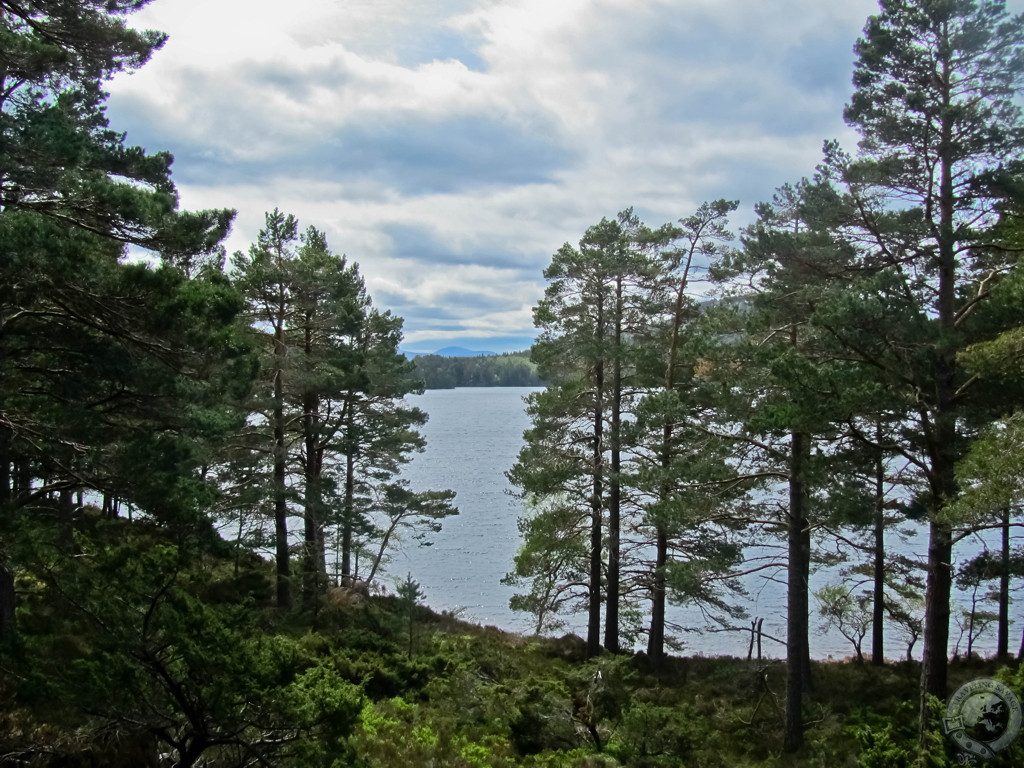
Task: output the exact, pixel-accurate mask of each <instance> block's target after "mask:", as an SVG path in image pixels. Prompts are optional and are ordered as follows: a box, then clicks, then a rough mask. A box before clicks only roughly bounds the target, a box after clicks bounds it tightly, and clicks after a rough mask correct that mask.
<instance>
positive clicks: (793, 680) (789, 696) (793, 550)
mask: <svg viewBox="0 0 1024 768" xmlns="http://www.w3.org/2000/svg"><path fill="white" fill-rule="evenodd" d="M809 450H810V440H809V439H808V436H807V435H806V434H805V433H802V432H799V431H794V432H793V433H792V434H791V436H790V456H789V462H790V466H789V512H788V516H787V531H786V533H787V542H788V554H789V567H788V579H787V602H788V605H787V620H786V673H787V676H786V722H785V733H784V739H783V749H785V751H787V752H794V751H796V750H797V749H799V747H800V745H801V744H803V739H804V723H803V694H804V690H805V688H806V686H807V685H808V683H809V681H808V680H807V677H806V675H807V671H808V666H809V648H808V642H807V633H808V594H807V576H806V573H807V567H808V566H809V563H810V552H809V550H808V548H807V546H808V539H807V534H808V532H809V526H808V522H807V519H806V498H807V488H806V485H805V481H804V470H805V466H804V464H805V460H806V457H807V455H808V453H809Z"/></svg>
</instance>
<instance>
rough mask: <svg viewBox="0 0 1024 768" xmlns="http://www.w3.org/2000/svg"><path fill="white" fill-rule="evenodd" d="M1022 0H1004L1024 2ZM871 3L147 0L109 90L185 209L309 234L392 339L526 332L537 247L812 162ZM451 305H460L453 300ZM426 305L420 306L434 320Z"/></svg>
mask: <svg viewBox="0 0 1024 768" xmlns="http://www.w3.org/2000/svg"><path fill="white" fill-rule="evenodd" d="M1021 2H1024V0H1020V1H1019V2H1016V3H1015V4H1020V3H1021ZM875 7H876V6H875V3H874V2H873V0H849V2H845V3H824V2H821V1H820V0H780V2H777V3H764V2H762V1H761V0H646V1H644V2H637V1H636V0H559V1H558V2H551V0H445V1H444V2H436V3H410V2H407V0H345V1H344V2H323V0H293V1H292V2H290V3H288V4H287V7H286V8H282V6H281V5H280V4H276V3H275V4H271V3H268V2H254V1H252V0H218V2H213V3H211V2H203V0H154V1H153V2H152V4H151V5H149V6H148V7H147V8H146V9H145V10H144V11H143V12H142V13H140V14H138V15H136V16H135V17H133V18H132V19H131V23H133V24H134V25H136V26H142V27H153V28H158V29H162V30H164V31H166V32H168V33H169V34H170V40H169V42H168V43H167V45H166V47H165V49H164V50H162V51H160V52H158V53H157V54H156V55H155V56H154V59H153V61H152V62H151V63H150V64H149V65H147V66H146V67H145V68H143V69H142V70H141V71H140V72H138V73H136V74H134V75H132V76H130V77H121V78H118V79H117V80H116V81H115V82H114V83H112V87H111V90H112V92H113V98H112V105H111V114H112V117H113V119H114V120H115V127H120V128H122V129H126V130H128V133H129V140H131V141H138V142H140V143H143V144H144V145H146V146H147V147H148V148H149V149H152V150H156V149H169V150H170V151H172V152H173V153H175V155H176V156H177V158H178V160H177V163H176V166H175V173H176V178H178V179H179V187H180V189H181V197H182V203H183V205H185V206H186V207H192V208H201V207H224V206H229V207H235V208H237V209H238V210H239V217H238V222H237V226H236V231H235V233H234V235H233V236H232V239H231V241H230V247H231V248H244V247H246V244H247V243H248V242H251V241H252V239H254V237H255V235H256V232H257V231H258V229H259V227H260V225H261V223H262V217H263V212H264V211H266V210H269V209H272V208H274V207H275V206H278V207H280V208H282V209H283V210H286V211H288V212H291V213H294V214H296V216H298V217H299V219H300V221H301V222H302V223H303V224H304V225H305V224H313V225H316V226H318V227H320V228H322V229H324V230H325V231H326V232H327V234H328V237H329V240H330V242H331V244H332V246H333V247H334V248H335V250H337V251H340V252H342V251H343V252H346V253H348V254H349V255H350V256H351V257H352V258H354V259H356V260H357V261H359V262H360V264H361V266H362V269H363V271H364V272H365V273H366V275H367V278H368V283H369V286H370V288H371V291H373V290H377V291H379V292H380V295H381V298H380V299H378V303H386V302H385V301H384V298H385V297H386V298H387V300H389V301H394V302H396V310H400V311H401V312H404V313H405V314H406V317H407V324H406V327H407V331H408V335H409V338H410V339H417V340H424V341H426V340H432V339H433V340H451V339H454V338H456V337H460V336H461V337H474V338H480V337H485V336H497V335H525V334H529V332H530V313H529V307H530V306H531V305H532V304H533V303H535V302H536V300H537V299H538V298H539V296H540V293H541V291H542V288H543V281H542V278H541V270H542V268H543V267H544V265H546V263H547V261H548V260H549V259H550V256H551V254H552V253H553V252H554V251H555V250H556V249H557V248H558V247H559V246H560V245H561V243H562V242H564V241H566V240H569V241H575V240H577V239H578V238H579V237H580V235H581V234H582V232H583V230H584V229H585V228H586V227H587V226H588V225H589V224H592V223H595V222H596V221H598V220H599V219H600V218H601V217H602V216H611V215H614V214H615V213H616V212H617V211H618V210H620V209H621V208H623V207H626V206H630V205H633V206H636V208H637V209H638V210H639V211H642V212H643V213H644V215H645V216H648V217H649V218H650V220H651V221H650V223H652V224H659V223H662V222H663V221H666V220H671V219H675V218H678V217H680V216H684V215H687V214H688V213H689V212H690V211H691V210H692V209H693V208H694V207H696V205H698V204H699V203H700V202H701V201H702V200H705V199H713V198H718V197H727V198H740V199H741V203H742V208H741V211H742V213H741V217H740V218H741V219H749V217H750V210H751V208H752V206H753V204H754V203H755V202H757V201H758V200H760V199H764V198H767V197H768V196H770V195H771V193H772V190H773V189H774V188H775V187H777V186H778V185H780V184H782V183H785V182H788V181H794V180H796V179H798V178H799V177H800V176H802V175H806V174H808V173H810V172H811V171H812V170H813V166H814V163H815V162H816V160H817V159H818V157H819V152H820V146H821V142H822V140H824V139H827V138H834V137H838V138H840V139H842V140H843V141H844V143H846V144H847V145H848V146H852V144H853V141H854V137H853V136H852V134H850V132H849V131H848V130H847V129H846V128H845V126H844V125H843V123H842V107H843V103H844V102H845V100H846V99H847V97H848V95H849V90H850V85H849V82H850V70H851V66H852V61H853V53H852V46H853V43H854V41H855V39H856V37H857V35H858V34H859V31H860V29H861V28H862V26H863V23H864V20H865V18H866V16H867V15H868V14H869V13H871V12H873V11H874V9H875ZM459 307H462V308H464V311H463V310H461V309H459ZM432 318H437V319H436V320H432Z"/></svg>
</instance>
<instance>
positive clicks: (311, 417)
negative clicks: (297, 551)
mask: <svg viewBox="0 0 1024 768" xmlns="http://www.w3.org/2000/svg"><path fill="white" fill-rule="evenodd" d="M307 347H308V329H307ZM307 354H308V349H307ZM317 407H318V402H317V397H316V395H312V394H306V395H304V396H303V398H302V431H303V443H304V448H305V454H306V461H305V467H304V468H303V469H304V475H305V478H304V479H305V495H304V498H303V534H304V535H303V553H304V555H305V556H304V557H303V558H302V602H303V605H305V606H306V607H307V608H314V607H315V603H316V601H317V600H318V599H319V594H320V589H321V586H322V585H321V581H320V573H321V570H324V569H323V568H322V567H321V563H322V562H323V560H322V555H321V554H320V553H321V551H322V550H321V545H322V539H321V536H320V477H319V475H320V473H319V468H318V467H317V436H316V411H317Z"/></svg>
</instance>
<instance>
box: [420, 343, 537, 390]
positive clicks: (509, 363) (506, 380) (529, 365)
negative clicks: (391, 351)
mask: <svg viewBox="0 0 1024 768" xmlns="http://www.w3.org/2000/svg"><path fill="white" fill-rule="evenodd" d="M413 362H414V363H415V365H416V373H417V374H419V376H420V377H422V379H423V386H424V388H426V389H453V388H455V387H539V386H542V385H543V383H544V382H542V381H541V379H540V376H538V375H537V365H536V364H535V363H534V362H532V361H531V360H530V353H529V351H522V352H506V353H504V354H501V355H478V356H476V357H445V356H443V355H419V356H418V357H417V358H416V359H415V360H414V361H413Z"/></svg>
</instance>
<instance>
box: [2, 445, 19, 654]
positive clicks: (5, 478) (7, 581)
mask: <svg viewBox="0 0 1024 768" xmlns="http://www.w3.org/2000/svg"><path fill="white" fill-rule="evenodd" d="M10 446H11V441H10V432H9V431H8V430H7V429H5V428H0V514H4V515H6V514H7V513H8V512H7V510H6V509H5V507H6V505H8V504H9V503H10V502H11V498H12V496H11V493H12V490H13V489H12V488H11V451H10ZM5 554H6V553H3V552H0V558H2V559H0V639H2V638H5V637H7V636H8V635H10V634H11V632H13V631H14V609H15V606H16V595H15V592H14V574H13V573H11V571H10V570H8V567H7V563H6V562H5V559H6V557H5Z"/></svg>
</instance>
